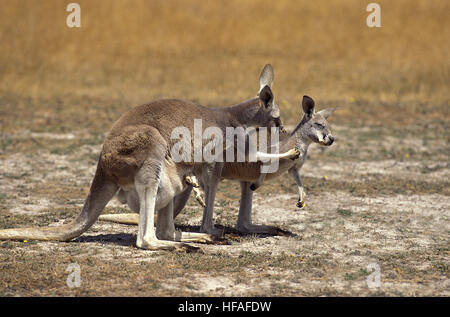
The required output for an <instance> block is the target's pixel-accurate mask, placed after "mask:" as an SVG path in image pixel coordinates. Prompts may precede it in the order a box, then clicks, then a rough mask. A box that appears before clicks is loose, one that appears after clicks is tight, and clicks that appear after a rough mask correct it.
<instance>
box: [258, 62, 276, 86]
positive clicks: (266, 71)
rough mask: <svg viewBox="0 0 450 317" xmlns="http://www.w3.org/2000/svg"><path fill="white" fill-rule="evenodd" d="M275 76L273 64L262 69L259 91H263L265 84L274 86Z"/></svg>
mask: <svg viewBox="0 0 450 317" xmlns="http://www.w3.org/2000/svg"><path fill="white" fill-rule="evenodd" d="M273 78H274V74H273V68H272V65H270V64H267V65H266V66H264V68H263V70H262V71H261V75H259V91H260V92H261V90H263V88H264V86H269V87H270V88H272V83H273Z"/></svg>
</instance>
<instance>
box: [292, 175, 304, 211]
mask: <svg viewBox="0 0 450 317" xmlns="http://www.w3.org/2000/svg"><path fill="white" fill-rule="evenodd" d="M289 175H291V177H292V178H293V179H294V181H295V183H296V184H297V186H298V194H299V199H298V202H297V207H298V208H303V207H305V206H306V205H305V202H304V200H303V199H304V197H305V196H306V193H305V190H304V188H303V183H302V179H301V177H300V169H299V168H297V167H296V166H293V167H291V168H290V169H289Z"/></svg>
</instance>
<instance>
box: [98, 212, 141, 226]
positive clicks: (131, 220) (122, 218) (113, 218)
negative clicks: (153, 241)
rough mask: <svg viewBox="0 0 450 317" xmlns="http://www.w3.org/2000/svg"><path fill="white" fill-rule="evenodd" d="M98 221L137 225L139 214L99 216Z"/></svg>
mask: <svg viewBox="0 0 450 317" xmlns="http://www.w3.org/2000/svg"><path fill="white" fill-rule="evenodd" d="M98 219H99V220H102V221H107V222H115V223H122V224H126V225H137V224H139V214H131V213H130V214H128V213H127V214H107V215H101V216H100V217H99V218H98Z"/></svg>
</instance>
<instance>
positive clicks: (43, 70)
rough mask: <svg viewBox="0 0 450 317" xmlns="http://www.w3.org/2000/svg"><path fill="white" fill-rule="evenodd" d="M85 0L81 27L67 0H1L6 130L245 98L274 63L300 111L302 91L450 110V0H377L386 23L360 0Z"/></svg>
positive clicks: (385, 107) (350, 104)
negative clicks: (183, 102)
mask: <svg viewBox="0 0 450 317" xmlns="http://www.w3.org/2000/svg"><path fill="white" fill-rule="evenodd" d="M79 3H80V5H81V8H82V27H81V28H79V29H75V28H74V29H70V28H68V27H66V25H65V19H66V16H67V14H68V13H67V12H66V11H65V3H64V2H61V1H55V0H46V1H40V2H39V3H37V2H35V1H26V0H3V1H2V10H1V13H0V21H1V22H0V41H1V43H3V45H1V46H0V76H1V77H0V87H1V88H0V95H1V96H2V102H1V103H0V112H1V119H0V120H1V121H0V123H1V125H2V128H3V129H14V125H17V124H19V125H24V126H28V127H29V128H30V129H32V130H34V129H42V126H43V125H44V126H46V128H47V129H51V127H52V128H56V127H61V125H62V126H65V123H66V122H67V127H66V128H67V129H69V128H70V127H71V126H73V125H72V124H81V125H82V126H85V124H84V123H83V122H85V121H86V120H85V119H86V117H89V116H100V117H99V120H101V121H106V122H108V124H110V123H109V121H110V120H114V119H116V118H117V117H118V116H119V115H120V114H121V113H122V112H123V111H124V109H126V108H127V107H129V106H133V105H136V104H139V103H143V102H146V101H149V100H152V99H155V98H161V97H180V98H186V99H190V100H195V101H199V102H201V103H203V104H207V105H212V106H217V105H226V104H229V103H234V102H238V101H240V100H242V99H245V98H248V97H250V96H252V95H253V94H254V93H255V92H256V89H257V75H258V72H259V70H260V69H261V67H262V66H263V65H264V64H265V63H267V62H270V63H272V64H273V65H274V67H275V71H276V83H275V84H276V96H277V100H278V103H279V104H280V106H282V109H283V114H284V116H285V117H286V118H289V119H287V120H290V121H291V123H292V121H294V120H296V116H298V113H299V109H298V107H299V100H300V97H301V96H302V95H303V94H309V95H311V96H314V97H315V98H316V99H317V100H318V101H319V105H322V106H327V105H330V104H339V105H345V106H347V107H346V108H345V109H343V110H342V111H341V113H340V114H337V116H338V117H339V119H341V120H346V119H348V120H353V119H355V118H357V119H358V118H359V119H362V120H364V122H367V121H369V122H375V123H380V122H384V121H385V120H386V118H390V117H394V118H395V119H401V120H402V121H407V122H409V123H415V122H417V120H419V119H420V118H421V117H423V116H426V117H428V118H432V119H439V118H441V119H442V116H443V115H445V118H448V117H449V112H448V100H449V90H448V82H449V66H450V64H449V61H450V59H449V55H448V54H449V53H448V52H449V51H450V47H449V41H448V38H449V37H450V34H449V33H450V27H449V22H448V19H447V17H448V16H447V12H448V10H449V7H450V5H449V4H448V1H445V0H442V1H438V0H435V1H432V2H431V3H423V2H422V1H379V3H380V5H381V8H382V25H383V27H382V28H374V29H370V28H368V27H367V26H366V25H365V19H366V16H367V15H368V13H367V12H366V11H365V5H366V3H365V2H364V1H362V2H361V1H356V0H352V1H351V0H347V1H345V0H344V1H342V0H332V1H326V2H321V3H312V2H310V1H295V3H293V2H292V1H276V2H273V1H245V2H242V1H235V0H232V1H221V2H217V1H214V2H208V3H205V2H204V1H193V0H188V1H183V2H178V1H173V0H169V1H143V0H142V1H138V0H136V1H108V2H105V1H101V0H92V1H83V0H80V1H79ZM369 101H370V102H369ZM80 109H81V110H82V113H81V114H79V110H80ZM99 112H106V114H105V113H99ZM377 112H380V114H379V115H377V116H376V117H377V119H375V120H374V118H373V117H374V116H373V114H374V113H377ZM75 113H77V114H78V115H74V114H75ZM408 116H409V117H412V118H408ZM55 117H57V118H58V119H56V118H55ZM378 119H381V120H378ZM94 125H95V124H94ZM48 126H51V127H48ZM93 128H95V126H94V127H93ZM98 128H99V129H101V130H104V129H105V128H106V126H101V127H98ZM106 129H107V128H106Z"/></svg>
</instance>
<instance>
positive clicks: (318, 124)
mask: <svg viewBox="0 0 450 317" xmlns="http://www.w3.org/2000/svg"><path fill="white" fill-rule="evenodd" d="M314 125H315V126H316V128H318V129H323V128H325V127H324V126H323V125H321V124H320V123H314Z"/></svg>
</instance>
